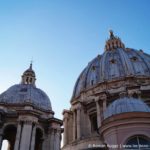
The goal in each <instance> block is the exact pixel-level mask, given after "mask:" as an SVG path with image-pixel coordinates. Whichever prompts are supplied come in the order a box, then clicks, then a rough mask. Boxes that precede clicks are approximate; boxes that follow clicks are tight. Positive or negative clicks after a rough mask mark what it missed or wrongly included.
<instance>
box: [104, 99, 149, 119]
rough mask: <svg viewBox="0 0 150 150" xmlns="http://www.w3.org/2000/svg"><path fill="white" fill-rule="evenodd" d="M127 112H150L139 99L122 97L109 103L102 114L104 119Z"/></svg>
mask: <svg viewBox="0 0 150 150" xmlns="http://www.w3.org/2000/svg"><path fill="white" fill-rule="evenodd" d="M127 112H150V107H149V106H148V105H147V104H145V103H144V102H143V100H141V99H135V98H129V97H124V98H120V99H117V100H115V101H114V102H113V103H111V104H110V105H109V106H108V108H107V109H106V111H105V113H104V119H106V118H108V117H110V116H113V115H117V114H122V113H127Z"/></svg>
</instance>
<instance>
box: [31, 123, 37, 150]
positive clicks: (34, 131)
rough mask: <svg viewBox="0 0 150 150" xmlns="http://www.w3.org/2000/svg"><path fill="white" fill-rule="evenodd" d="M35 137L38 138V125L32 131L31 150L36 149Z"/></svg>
mask: <svg viewBox="0 0 150 150" xmlns="http://www.w3.org/2000/svg"><path fill="white" fill-rule="evenodd" d="M35 136H36V125H35V126H34V127H33V130H32V138H31V150H34V149H35Z"/></svg>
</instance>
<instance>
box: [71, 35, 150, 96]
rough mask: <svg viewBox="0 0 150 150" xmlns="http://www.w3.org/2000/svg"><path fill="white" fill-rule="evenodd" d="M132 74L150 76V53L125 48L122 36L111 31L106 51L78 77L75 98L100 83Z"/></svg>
mask: <svg viewBox="0 0 150 150" xmlns="http://www.w3.org/2000/svg"><path fill="white" fill-rule="evenodd" d="M130 76H134V77H137V76H139V77H150V55H148V54H146V53H144V52H143V51H142V50H135V49H132V48H125V46H124V44H123V43H122V42H121V40H120V38H118V37H116V36H114V35H113V33H111V35H110V39H109V40H108V41H107V42H106V46H105V52H104V53H103V54H102V55H98V56H97V57H96V58H94V59H93V60H92V61H91V62H89V63H88V66H87V67H86V68H85V69H84V70H83V71H82V73H81V74H80V76H79V77H78V79H77V82H76V84H75V87H74V92H73V98H74V97H77V96H79V95H80V93H81V92H82V91H83V90H86V89H89V88H91V87H93V86H95V85H97V84H98V83H102V82H109V81H112V80H120V79H121V78H125V77H130Z"/></svg>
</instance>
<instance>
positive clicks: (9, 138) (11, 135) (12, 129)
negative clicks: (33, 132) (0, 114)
mask: <svg viewBox="0 0 150 150" xmlns="http://www.w3.org/2000/svg"><path fill="white" fill-rule="evenodd" d="M16 132H17V128H16V126H14V125H7V126H6V127H5V128H4V131H3V142H2V143H6V142H7V145H8V146H7V149H8V150H14V145H15V139H16Z"/></svg>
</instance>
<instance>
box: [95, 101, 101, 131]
mask: <svg viewBox="0 0 150 150" xmlns="http://www.w3.org/2000/svg"><path fill="white" fill-rule="evenodd" d="M95 103H96V111H97V127H98V128H99V127H100V126H101V122H102V121H101V110H100V105H99V98H96V99H95Z"/></svg>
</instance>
